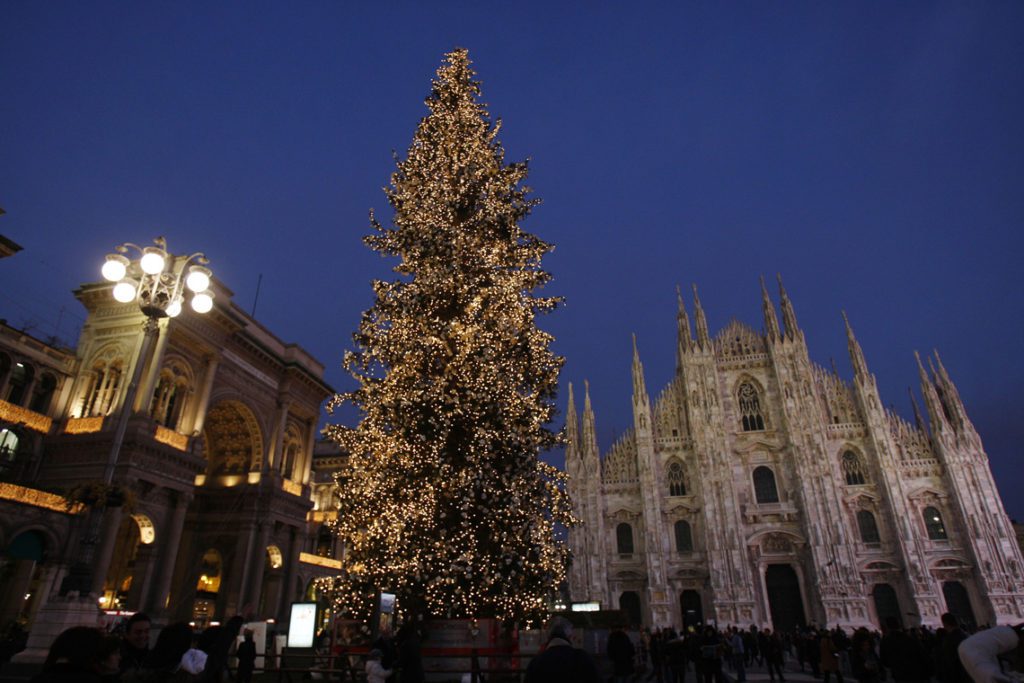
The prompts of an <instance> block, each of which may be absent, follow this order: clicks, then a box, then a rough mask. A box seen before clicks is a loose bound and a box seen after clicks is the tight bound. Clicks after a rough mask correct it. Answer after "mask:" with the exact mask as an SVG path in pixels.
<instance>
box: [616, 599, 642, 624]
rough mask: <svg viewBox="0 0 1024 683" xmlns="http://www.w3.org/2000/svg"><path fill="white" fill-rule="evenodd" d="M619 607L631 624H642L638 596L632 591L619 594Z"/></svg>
mask: <svg viewBox="0 0 1024 683" xmlns="http://www.w3.org/2000/svg"><path fill="white" fill-rule="evenodd" d="M619 609H620V610H622V611H623V612H625V613H626V619H628V620H629V623H630V625H631V626H643V623H644V620H643V615H642V614H641V612H640V596H639V595H637V594H636V593H635V592H633V591H626V592H625V593H623V594H622V595H620V596H619Z"/></svg>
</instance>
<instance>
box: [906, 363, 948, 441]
mask: <svg viewBox="0 0 1024 683" xmlns="http://www.w3.org/2000/svg"><path fill="white" fill-rule="evenodd" d="M914 360H916V361H917V374H918V376H919V377H920V378H921V395H922V396H924V405H925V408H927V409H928V420H929V422H931V425H932V432H933V433H935V432H939V431H941V430H942V428H943V425H945V424H946V419H945V415H944V413H943V410H942V403H941V402H940V401H939V395H938V393H936V391H935V385H934V384H932V380H931V378H929V377H928V372H927V371H926V370H925V369H924V365H922V364H921V354H919V353H918V352H917V351H914Z"/></svg>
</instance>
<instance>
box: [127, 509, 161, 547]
mask: <svg viewBox="0 0 1024 683" xmlns="http://www.w3.org/2000/svg"><path fill="white" fill-rule="evenodd" d="M132 519H134V520H135V523H136V524H137V525H138V526H139V543H141V544H143V545H149V544H150V543H152V542H153V541H155V540H156V527H154V526H153V520H151V519H150V518H149V517H147V516H146V515H132Z"/></svg>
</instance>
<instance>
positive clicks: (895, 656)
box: [878, 617, 932, 683]
mask: <svg viewBox="0 0 1024 683" xmlns="http://www.w3.org/2000/svg"><path fill="white" fill-rule="evenodd" d="M879 649H880V652H879V653H878V656H879V658H880V659H881V660H882V664H884V665H885V667H886V668H887V669H889V671H890V673H892V678H893V680H894V681H896V683H916V682H917V681H927V680H928V679H929V678H931V673H932V672H931V664H930V663H929V662H928V658H927V657H926V656H925V654H924V650H923V649H922V648H921V644H920V643H918V642H917V641H916V640H914V639H913V638H911V637H910V635H909V634H908V633H907V632H906V631H904V630H903V628H902V627H901V626H900V623H899V621H897V620H896V619H895V618H894V617H889V618H888V619H887V620H886V629H885V635H884V636H882V645H881V647H880V648H879Z"/></svg>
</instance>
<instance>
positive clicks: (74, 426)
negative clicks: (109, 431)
mask: <svg viewBox="0 0 1024 683" xmlns="http://www.w3.org/2000/svg"><path fill="white" fill-rule="evenodd" d="M102 430H103V416H102V415H99V416H96V417H73V418H70V419H69V420H68V421H67V422H66V423H65V424H64V433H65V434H94V433H96V432H99V431H102Z"/></svg>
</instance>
